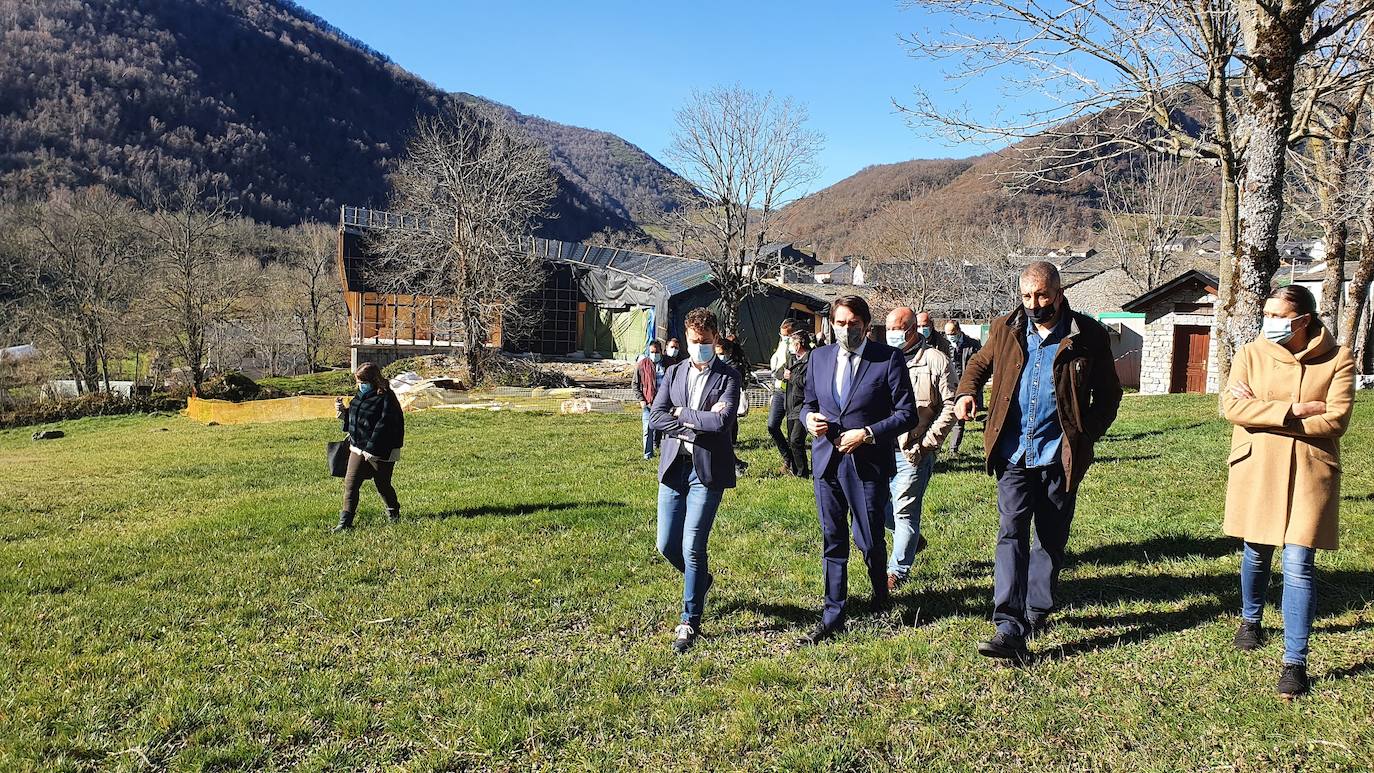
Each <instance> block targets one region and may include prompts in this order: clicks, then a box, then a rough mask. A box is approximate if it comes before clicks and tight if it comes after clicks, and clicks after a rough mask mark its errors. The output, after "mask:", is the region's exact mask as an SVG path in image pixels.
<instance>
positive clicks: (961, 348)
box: [945, 319, 983, 455]
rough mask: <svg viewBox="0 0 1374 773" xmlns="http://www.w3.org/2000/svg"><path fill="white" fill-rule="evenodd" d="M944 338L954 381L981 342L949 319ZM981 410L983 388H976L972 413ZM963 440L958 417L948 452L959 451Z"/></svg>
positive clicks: (957, 380) (975, 413) (957, 378)
mask: <svg viewBox="0 0 1374 773" xmlns="http://www.w3.org/2000/svg"><path fill="white" fill-rule="evenodd" d="M945 340H946V341H948V342H949V370H950V373H951V374H953V376H954V383H956V384H958V383H959V380H960V379H962V378H963V377H964V369H965V368H967V367H968V361H969V360H970V359H972V357H973V355H975V354H977V353H978V350H979V349H982V348H983V344H982V343H980V342H979V341H978V339H976V338H973V337H972V336H966V335H964V331H963V329H962V328H960V327H959V323H958V322H955V321H954V320H952V319H951V320H950V321H948V322H946V323H945ZM982 412H983V390H981V389H980V390H978V392H977V393H976V394H974V395H973V415H974V416H977V415H978V414H980V413H982ZM963 442H964V420H963V419H959V420H957V421H956V422H955V424H954V429H953V430H951V431H950V433H949V452H950V454H952V455H953V454H958V453H959V445H960V444H961V443H963Z"/></svg>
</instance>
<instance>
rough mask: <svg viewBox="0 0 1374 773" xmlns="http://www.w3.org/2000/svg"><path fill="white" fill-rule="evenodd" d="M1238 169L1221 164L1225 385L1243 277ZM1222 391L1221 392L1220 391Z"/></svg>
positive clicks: (1220, 339)
mask: <svg viewBox="0 0 1374 773" xmlns="http://www.w3.org/2000/svg"><path fill="white" fill-rule="evenodd" d="M1237 171H1238V170H1237V169H1236V165H1235V164H1234V163H1233V162H1231V161H1229V160H1226V159H1223V160H1222V164H1221V235H1220V246H1221V254H1220V255H1219V256H1218V259H1217V304H1216V332H1215V335H1216V346H1215V350H1216V358H1217V379H1218V380H1219V381H1220V382H1221V383H1223V384H1224V383H1225V382H1226V379H1227V378H1228V377H1229V376H1230V375H1231V359H1232V358H1233V356H1234V355H1235V351H1236V350H1235V346H1233V345H1232V337H1231V309H1232V304H1233V303H1234V302H1235V287H1236V277H1237V276H1238V274H1239V265H1240V263H1239V260H1238V258H1239V255H1240V250H1239V244H1238V239H1237V232H1238V230H1239V220H1240V185H1239V182H1238V181H1237ZM1218 391H1220V390H1218Z"/></svg>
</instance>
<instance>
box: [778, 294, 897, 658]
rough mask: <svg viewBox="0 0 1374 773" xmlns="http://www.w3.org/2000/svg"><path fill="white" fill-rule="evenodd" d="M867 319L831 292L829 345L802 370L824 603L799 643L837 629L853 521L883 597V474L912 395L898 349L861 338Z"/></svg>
mask: <svg viewBox="0 0 1374 773" xmlns="http://www.w3.org/2000/svg"><path fill="white" fill-rule="evenodd" d="M872 321H873V316H872V313H871V312H870V311H869V308H868V303H867V302H866V301H864V299H862V298H860V297H858V296H854V295H846V296H842V297H840V298H837V299H835V301H834V303H832V304H831V306H830V322H831V325H832V326H833V328H834V330H835V336H836V343H833V344H830V345H829V346H822V347H821V348H819V349H816V350H815V351H813V352H812V353H811V354H810V356H809V359H810V364H809V365H808V366H807V368H806V397H805V401H804V403H803V405H802V412H801V420H802V422H803V423H805V425H806V428H807V429H808V430H809V431H810V432H811V434H812V435H813V436H814V438H815V439H814V440H813V441H812V443H811V469H812V475H813V486H814V488H815V492H816V510H817V512H818V514H819V516H820V522H821V537H822V540H823V543H824V554H823V555H824V566H825V611H824V613H823V614H822V616H821V622H820V623H819V624H818V625H817V626H816V627H815V628H813V629H812V630H811V631H809V632H808V633H807V634H806V636H804V637H803V638H802V639H801V642H800V643H801V644H803V645H810V644H817V643H819V642H821V641H824V640H826V639H829V638H830V637H832V636H834V635H835V634H837V633H839V632H840V631H842V630H844V622H845V613H844V607H845V599H846V597H847V596H848V595H849V573H848V563H849V533H850V529H851V526H852V529H853V533H854V544H855V546H857V547H858V548H859V552H860V553H862V554H863V557H864V563H865V565H866V566H867V568H868V579H869V581H870V582H871V583H872V584H873V601H874V603H875V605H877V606H879V607H881V606H885V605H886V604H888V602H889V599H888V591H887V544H886V538H885V534H884V532H883V523H884V513H885V511H886V508H887V503H888V499H889V498H890V497H891V492H890V490H889V488H888V482H889V481H890V480H891V478H892V476H893V475H894V474H895V473H896V462H895V457H896V453H897V436H898V435H900V434H902V433H903V432H906V431H908V430H910V429H911V428H912V427H913V426H914V425H915V423H916V401H915V398H914V397H913V395H912V392H911V380H910V379H909V378H907V371H906V361H905V360H904V359H903V358H902V353H901V352H900V351H898V350H896V349H894V348H892V347H890V346H888V345H886V344H882V343H878V342H876V341H871V340H868V338H867V335H868V332H869V329H870V327H871V326H872ZM851 516H852V517H851Z"/></svg>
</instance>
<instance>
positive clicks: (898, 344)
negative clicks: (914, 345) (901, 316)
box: [886, 330, 906, 349]
mask: <svg viewBox="0 0 1374 773" xmlns="http://www.w3.org/2000/svg"><path fill="white" fill-rule="evenodd" d="M886 335H887V345H888V346H891V347H892V348H893V349H904V348H906V333H905V332H903V331H901V330H889V331H887V334H886Z"/></svg>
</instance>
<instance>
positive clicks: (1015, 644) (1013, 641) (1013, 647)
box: [978, 631, 1031, 663]
mask: <svg viewBox="0 0 1374 773" xmlns="http://www.w3.org/2000/svg"><path fill="white" fill-rule="evenodd" d="M978 654H979V655H982V656H983V657H985V658H995V659H997V660H1011V661H1015V662H1017V663H1027V662H1029V661H1030V657H1031V654H1030V650H1028V649H1026V640H1025V639H1023V638H1021V637H1020V636H1014V635H1012V634H1009V633H1002V632H1001V631H998V632H997V634H996V635H995V636H993V637H992V638H991V639H988V640H987V641H980V642H978Z"/></svg>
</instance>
